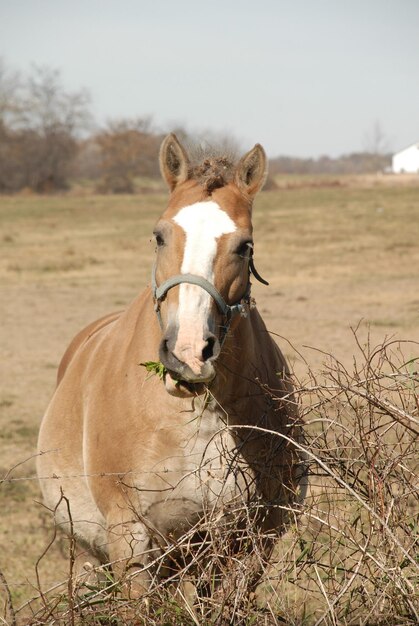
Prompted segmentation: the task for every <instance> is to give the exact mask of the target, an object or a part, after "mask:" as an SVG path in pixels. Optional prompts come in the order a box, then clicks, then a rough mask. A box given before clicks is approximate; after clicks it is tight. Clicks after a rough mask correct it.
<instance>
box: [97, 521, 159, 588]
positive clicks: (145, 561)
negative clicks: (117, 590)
mask: <svg viewBox="0 0 419 626" xmlns="http://www.w3.org/2000/svg"><path fill="white" fill-rule="evenodd" d="M108 551H109V559H110V562H111V566H112V571H113V573H114V574H115V576H116V578H118V579H120V580H121V581H122V593H123V595H124V596H126V597H128V598H130V599H134V598H140V597H141V596H143V595H145V594H146V593H147V592H148V591H149V589H150V585H151V581H152V574H151V572H150V569H149V565H150V562H151V561H152V560H153V558H156V557H157V556H158V554H157V552H156V549H152V542H151V537H150V534H149V531H148V529H147V527H146V526H145V524H143V523H142V522H140V521H138V520H132V519H131V520H127V519H126V518H125V519H124V518H123V519H122V520H121V512H120V511H118V512H117V514H116V515H115V516H113V517H111V518H109V519H108Z"/></svg>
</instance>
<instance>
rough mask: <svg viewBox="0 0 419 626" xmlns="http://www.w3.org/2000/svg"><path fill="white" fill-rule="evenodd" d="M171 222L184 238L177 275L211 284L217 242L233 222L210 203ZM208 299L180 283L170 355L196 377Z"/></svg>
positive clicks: (185, 211)
mask: <svg viewBox="0 0 419 626" xmlns="http://www.w3.org/2000/svg"><path fill="white" fill-rule="evenodd" d="M173 221H174V222H176V224H178V225H179V226H180V227H181V228H182V229H183V230H184V232H185V236H186V242H185V250H184V253H183V261H182V266H181V273H182V274H196V275H197V276H203V277H204V278H206V279H207V280H208V281H209V282H210V283H212V284H213V283H214V260H215V256H216V254H217V243H218V239H219V238H220V237H221V236H222V235H226V234H228V233H233V232H234V231H235V230H236V228H237V227H236V225H235V223H234V222H233V220H232V219H231V218H230V217H229V216H228V215H227V213H226V212H225V211H223V210H222V209H221V208H220V207H219V205H218V204H217V203H216V202H213V201H212V200H210V201H206V202H196V203H195V204H191V205H189V206H186V207H184V208H183V209H181V210H180V211H179V213H178V214H177V215H176V216H175V217H174V218H173ZM211 300H212V298H211V296H210V295H209V293H207V292H206V291H205V289H202V288H201V287H198V286H197V285H189V284H187V283H182V284H181V285H180V287H179V308H178V324H179V327H178V337H177V342H176V347H175V350H174V352H175V355H176V356H177V358H178V359H180V360H181V361H183V362H184V363H186V364H187V365H189V367H190V368H191V369H192V371H194V372H195V373H197V374H198V373H201V370H202V361H201V360H200V356H201V354H202V349H203V347H204V346H205V337H204V334H205V333H206V332H207V331H208V317H209V311H210V308H211V304H212V302H211Z"/></svg>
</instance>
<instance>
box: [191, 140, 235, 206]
mask: <svg viewBox="0 0 419 626" xmlns="http://www.w3.org/2000/svg"><path fill="white" fill-rule="evenodd" d="M235 166H236V158H235V155H234V154H233V153H231V152H230V153H229V152H228V151H226V150H225V149H224V150H222V149H217V148H214V147H212V146H211V147H206V148H202V147H198V148H195V149H194V150H193V151H192V155H191V164H190V167H189V176H190V178H192V179H193V180H195V181H196V182H197V183H199V184H200V185H201V187H203V189H204V190H205V191H206V193H208V195H211V193H212V192H213V191H214V190H215V189H219V188H220V187H224V186H225V185H227V184H228V183H229V182H231V181H232V179H233V175H234V170H235Z"/></svg>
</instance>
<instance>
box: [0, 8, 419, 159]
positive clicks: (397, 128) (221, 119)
mask: <svg viewBox="0 0 419 626" xmlns="http://www.w3.org/2000/svg"><path fill="white" fill-rule="evenodd" d="M0 57H2V59H3V61H4V62H5V63H6V65H7V67H9V68H11V69H14V70H17V71H21V72H22V73H28V72H30V70H31V67H32V65H33V64H36V65H41V66H48V67H51V68H57V69H59V70H60V72H61V77H62V82H63V84H64V86H65V88H66V89H68V90H69V91H78V90H80V89H81V88H86V89H87V90H88V91H89V93H90V95H91V109H92V112H93V115H94V117H95V119H96V120H97V121H98V123H99V124H104V123H106V121H107V120H109V119H112V118H127V117H143V116H152V118H153V121H154V124H155V126H156V127H157V128H158V129H159V130H161V131H170V130H172V129H173V128H176V127H178V126H184V127H185V128H186V129H187V130H188V131H189V132H199V133H202V132H203V131H205V130H208V131H212V132H213V133H219V134H222V135H224V134H225V135H232V136H234V137H236V138H237V139H238V140H239V141H240V143H241V145H242V146H243V147H244V148H246V149H248V148H249V147H251V146H252V145H253V144H254V143H256V142H260V143H261V144H262V145H263V146H264V147H265V149H266V150H267V152H268V155H269V156H270V157H274V156H277V155H292V156H300V157H318V156H320V155H329V156H338V155H340V154H345V153H349V152H354V151H362V150H364V149H365V148H367V147H368V136H369V135H371V133H372V129H373V128H374V125H376V124H377V123H379V126H380V128H381V131H382V133H383V134H384V135H385V139H386V142H387V146H388V148H389V150H391V151H394V150H398V149H400V148H403V147H405V146H407V145H409V144H411V143H413V142H417V141H419V0H252V1H249V0H212V1H211V0H206V1H205V2H202V1H201V2H200V1H199V0H166V1H165V0H0Z"/></svg>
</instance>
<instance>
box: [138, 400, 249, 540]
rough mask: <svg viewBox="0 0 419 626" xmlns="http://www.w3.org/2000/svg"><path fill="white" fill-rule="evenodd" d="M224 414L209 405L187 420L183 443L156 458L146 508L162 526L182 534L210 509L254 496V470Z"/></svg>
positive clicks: (143, 502) (145, 497)
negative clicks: (247, 461)
mask: <svg viewBox="0 0 419 626" xmlns="http://www.w3.org/2000/svg"><path fill="white" fill-rule="evenodd" d="M223 418H224V419H225V416H224V415H221V413H220V412H218V411H217V410H214V409H209V408H207V409H205V410H204V411H203V412H202V413H201V414H200V415H197V416H196V417H195V418H193V419H191V420H190V421H189V422H188V423H187V424H186V425H184V431H185V432H184V436H182V437H181V438H180V439H179V445H178V447H177V449H173V450H171V454H170V455H165V457H164V458H161V459H159V460H158V461H157V462H155V463H154V467H153V471H152V472H151V473H150V474H149V476H150V477H151V480H150V481H149V482H148V491H147V492H146V493H144V494H143V496H142V498H141V510H142V512H143V515H144V516H145V517H147V518H148V519H149V520H150V521H151V523H152V524H153V525H154V526H155V527H156V528H158V529H159V531H160V532H163V533H171V532H174V533H175V534H176V533H178V532H180V531H183V530H184V529H185V528H187V527H189V526H190V525H191V524H194V523H195V522H196V521H197V519H198V518H199V517H200V516H201V515H202V514H203V513H204V512H205V511H209V510H214V509H216V510H220V511H224V510H226V508H227V507H228V506H229V505H234V504H237V503H238V502H240V501H243V500H248V499H249V497H250V492H251V484H252V482H253V481H252V476H251V475H250V474H251V472H250V469H249V468H248V467H247V466H246V464H245V462H244V460H243V458H242V457H241V455H240V452H239V451H238V449H237V445H236V442H235V440H234V437H233V435H232V433H231V432H230V431H229V429H228V428H227V427H226V425H225V421H224V419H223ZM152 484H154V485H155V490H150V485H152ZM159 486H160V488H159Z"/></svg>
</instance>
